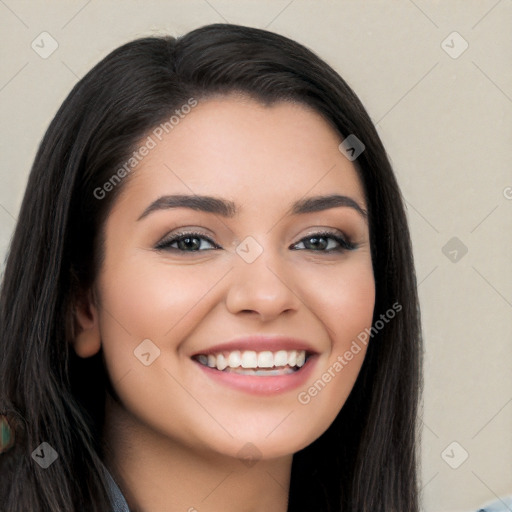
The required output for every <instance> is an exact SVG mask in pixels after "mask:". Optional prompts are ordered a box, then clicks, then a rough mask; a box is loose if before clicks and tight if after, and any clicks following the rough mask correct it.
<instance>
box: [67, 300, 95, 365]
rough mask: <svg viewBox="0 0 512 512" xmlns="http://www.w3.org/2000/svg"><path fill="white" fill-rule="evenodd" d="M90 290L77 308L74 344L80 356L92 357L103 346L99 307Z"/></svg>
mask: <svg viewBox="0 0 512 512" xmlns="http://www.w3.org/2000/svg"><path fill="white" fill-rule="evenodd" d="M92 295H93V294H92V292H91V291H89V292H88V293H87V295H86V296H85V297H82V298H81V299H80V300H79V301H78V303H77V306H76V308H75V325H76V329H75V337H74V339H73V340H72V342H71V343H72V345H73V347H74V349H75V352H76V353H77V355H78V356H80V357H84V358H85V357H91V356H93V355H94V354H96V353H97V352H98V351H99V350H100V348H101V336H100V326H99V316H98V309H97V307H96V305H95V302H94V300H93V297H92Z"/></svg>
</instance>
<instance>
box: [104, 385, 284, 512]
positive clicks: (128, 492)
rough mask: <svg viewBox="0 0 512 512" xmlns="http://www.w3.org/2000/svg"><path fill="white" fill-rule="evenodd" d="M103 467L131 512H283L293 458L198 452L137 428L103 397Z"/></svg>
mask: <svg viewBox="0 0 512 512" xmlns="http://www.w3.org/2000/svg"><path fill="white" fill-rule="evenodd" d="M103 444H104V446H105V464H106V466H107V468H108V469H109V471H110V472H111V473H112V474H113V476H114V478H115V479H116V481H117V482H118V484H119V487H120V488H121V491H122V492H123V494H124V496H125V499H126V501H127V503H128V506H129V507H130V510H131V511H132V512H159V511H162V510H166V511H169V512H174V511H176V512H235V511H236V512H263V511H265V512H286V511H287V508H288V505H287V504H288V492H289V486H290V476H291V464H292V455H290V456H287V457H281V458H278V459H270V460H263V459H262V460H258V461H245V462H244V461H242V460H240V459H236V458H233V457H229V456H226V455H223V454H216V453H204V452H203V453H201V452H200V451H198V450H195V449H194V447H192V446H184V445H183V444H182V443H178V442H176V441H175V440H174V439H171V438H169V437H167V436H165V435H163V434H162V433H160V432H157V431H155V430H153V429H151V427H149V426H148V425H145V424H142V423H141V422H140V421H138V420H137V418H135V417H134V416H133V415H132V414H130V413H129V412H128V411H127V410H126V409H125V408H124V407H122V406H121V405H120V404H118V403H117V402H115V401H114V400H112V399H111V398H110V397H109V396H108V395H107V402H106V408H105V425H104V430H103Z"/></svg>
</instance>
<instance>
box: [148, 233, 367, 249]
mask: <svg viewBox="0 0 512 512" xmlns="http://www.w3.org/2000/svg"><path fill="white" fill-rule="evenodd" d="M187 238H200V239H203V240H206V241H207V242H208V243H210V244H211V245H213V246H214V249H220V247H219V246H218V245H217V244H216V243H215V242H213V240H211V239H210V238H208V237H207V236H205V235H204V234H202V233H198V232H193V231H187V232H182V233H177V234H176V235H174V236H173V237H172V238H169V239H167V240H163V241H161V242H160V243H158V245H157V246H156V247H155V249H157V250H160V251H180V252H192V253H197V252H204V251H201V250H197V251H181V250H180V249H177V248H174V247H170V246H171V245H172V244H174V243H176V242H180V241H182V240H185V239H187ZM312 238H330V239H332V240H335V241H336V242H338V244H339V247H338V248H336V249H329V250H318V251H317V250H314V249H305V250H307V251H311V252H323V253H326V254H330V253H333V252H334V253H342V252H345V251H352V250H354V249H357V244H354V243H353V242H351V241H350V240H348V239H345V238H342V237H341V236H339V235H338V234H337V233H334V232H332V231H320V232H317V233H312V234H310V235H307V236H306V237H304V238H302V239H301V240H299V242H297V243H298V244H299V243H301V242H303V241H304V240H311V239H312ZM294 245H297V244H294ZM207 250H209V251H211V250H213V249H207ZM293 250H295V251H296V250H301V249H293ZM302 250H304V249H302Z"/></svg>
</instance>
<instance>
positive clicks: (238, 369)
mask: <svg viewBox="0 0 512 512" xmlns="http://www.w3.org/2000/svg"><path fill="white" fill-rule="evenodd" d="M310 355H311V354H310V353H308V352H307V351H305V350H278V351H276V352H271V351H269V350H265V351H262V352H256V351H253V350H244V351H240V350H233V351H229V352H219V353H216V354H198V355H196V356H193V359H194V360H195V361H197V362H198V363H199V364H202V365H203V366H207V367H209V368H212V369H214V370H219V371H222V372H225V373H237V374H239V375H259V376H269V377H270V376H276V375H287V374H291V373H295V372H297V371H299V370H300V369H301V368H302V367H303V366H304V364H305V363H306V361H307V360H308V358H309V356H310Z"/></svg>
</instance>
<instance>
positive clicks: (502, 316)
mask: <svg viewBox="0 0 512 512" xmlns="http://www.w3.org/2000/svg"><path fill="white" fill-rule="evenodd" d="M223 21H227V22H230V23H239V24H245V25H250V26H255V27H260V28H268V29H269V30H273V31H275V32H278V33H281V34H284V35H287V36H289V37H291V38H293V39H296V40H297V41H299V42H301V43H303V44H305V45H307V46H309V47H310V48H311V49H313V50H314V51H315V52H316V53H318V54H319V55H320V56H321V57H323V58H324V59H325V60H327V61H328V62H329V63H330V64H331V65H332V66H333V67H334V68H335V69H336V70H337V71H338V72H339V73H340V74H341V75H342V76H343V77H344V78H345V79H346V80H347V82H348V83H349V84H350V85H351V86H352V87H353V88H354V90H355V91H356V93H357V94H358V95H359V96H360V98H361V100H362V101H363V103H364V104H365V106H366V107H367V109H368V111H369V113H370V115H371V117H372V119H373V120H374V122H375V123H376V125H377V127H378V131H379V133H380V135H381V137H382V139H383V141H384V144H385V146H386V148H387V150H388V153H389V155H390V158H391V160H392V163H393V165H394V168H395V171H396V173H397V176H398V179H399V182H400V185H401V188H402V191H403V195H404V197H405V199H406V201H407V205H408V217H409V221H410V226H411V230H412V236H413V244H414V252H415V258H416V267H417V275H418V282H419V294H420V299H421V306H422V314H423V320H424V326H423V328H424V336H425V345H426V367H425V397H424V411H423V421H424V430H423V439H422V478H423V484H422V485H423V508H424V510H425V511H428V512H438V511H439V512H440V511H445V512H446V511H467V510H476V509H477V507H478V506H479V505H481V504H482V503H484V502H486V501H488V500H492V499H496V498H497V497H498V496H500V497H503V496H505V495H507V494H512V435H511V434H512V371H511V368H512V343H511V340H512V322H511V321H510V320H511V313H512V309H511V308H512V285H511V283H512V265H511V260H512V237H511V227H512V222H511V220H512V188H511V187H512V173H511V168H512V167H511V163H512V157H511V151H510V148H511V145H510V144H511V140H512V139H511V135H512V59H511V57H512V48H511V39H510V35H511V27H512V1H510V0H500V1H497V0H486V1H470V0H465V1H444V2H441V1H425V0H415V1H414V2H413V1H412V0H411V1H408V0H400V1H387V2H383V1H380V2H378V1H364V2H363V1H359V2H357V1H346V0H343V1H340V0H338V1H305V0H294V1H290V0H276V1H260V2H249V1H238V2H235V1H223V0H192V1H185V0H181V1H157V0H154V1H150V2H142V1H134V0H129V1H127V0H125V1H123V2H120V1H119V2H113V1H102V2H100V1H89V2H88V1H87V0H79V1H60V2H57V1H46V2H42V1H40V0H39V1H34V0H30V1H22V0H0V34H1V45H0V52H1V53H0V58H1V63H2V64H1V68H0V108H1V112H2V115H1V117H0V149H1V151H0V162H1V165H0V257H1V259H2V270H3V263H4V262H3V259H4V257H5V254H6V251H7V247H8V243H9V239H10V236H11V234H12V231H13V228H14V225H15V219H16V216H17V212H18V210H19V207H20V204H21V199H22V196H23V192H24V187H25V185H26V179H27V176H28V172H29V169H30V166H31V163H32V160H33V158H34V155H35V151H36V148H37V146H38V144H39V141H40V139H41V137H42V135H43V133H44V131H45V129H46V127H47V125H48V123H49V122H50V120H51V118H52V117H53V115H54V114H55V112H56V110H57V108H58V107H59V105H60V104H61V102H62V101H63V100H64V98H65V96H66V95H67V94H68V93H69V91H70V90H71V88H72V86H73V85H74V84H75V83H76V82H77V80H78V79H79V78H80V77H82V76H83V75H84V74H85V73H86V72H87V71H88V70H89V69H90V68H91V67H92V66H93V65H94V64H96V63H97V62H98V61H99V60H100V59H101V58H102V57H104V56H105V55H106V54H107V53H109V52H110V51H111V50H112V49H114V48H115V47H117V46H119V45H120V44H122V43H124V42H127V41H128V40H131V39H134V38H136V37H140V36H145V35H151V34H162V33H170V34H172V35H180V34H182V33H184V32H186V31H188V30H190V29H193V28H196V27H199V26H201V25H204V24H207V23H214V22H223ZM44 31H46V32H48V33H49V34H50V35H51V36H52V37H53V38H54V39H55V40H56V41H57V43H58V48H57V50H56V51H55V52H54V53H53V54H52V55H50V56H49V57H48V58H46V59H44V58H42V57H41V56H40V55H38V54H37V53H36V52H35V51H34V50H33V49H32V48H31V43H32V41H34V40H35V41H36V42H37V41H40V37H39V38H38V36H39V35H40V34H41V33H42V32H44ZM454 31H456V32H458V33H459V34H460V36H461V37H462V38H463V39H461V38H459V36H457V35H455V36H453V35H452V36H450V37H448V36H449V35H450V34H451V33H452V32H454ZM41 37H43V36H41ZM44 37H47V36H44ZM447 37H448V39H446V38H447ZM445 39H446V42H445V43H444V44H443V43H442V42H443V41H444V40H445ZM464 41H466V42H467V44H468V45H469V46H468V48H467V50H466V51H464V52H463V53H462V54H460V55H458V54H459V53H460V51H461V50H462V49H463V48H464V45H465V43H464ZM48 47H49V46H48V44H47V45H46V48H48ZM445 50H447V51H448V52H451V53H452V55H454V56H457V55H458V56H457V58H452V57H451V56H450V55H449V54H448V53H447V51H445ZM507 187H509V188H507ZM453 237H456V238H457V240H455V241H452V242H451V243H450V244H449V245H448V246H447V247H445V244H447V243H448V241H449V240H450V239H452V238H453ZM453 244H454V245H453ZM462 244H463V245H462ZM464 246H465V247H466V248H467V250H468V252H467V254H465V255H463V248H464ZM443 247H445V249H444V252H443ZM453 251H456V252H453ZM445 253H446V255H445ZM453 259H455V261H452V260H453ZM454 441H455V442H456V443H458V444H457V445H452V446H450V447H449V445H450V444H451V443H452V442H454ZM447 447H449V448H448V450H447V451H446V452H445V451H444V450H445V449H446V448H447ZM463 450H465V451H467V453H468V454H469V457H468V458H467V460H465V461H464V462H463V463H462V464H461V465H460V466H459V467H458V468H457V469H453V468H452V467H450V465H449V464H448V463H447V462H446V461H449V462H450V463H451V464H452V465H458V464H459V463H460V462H461V460H462V458H463V456H464V454H465V452H464V451H463ZM443 453H444V456H443V455H442V454H443Z"/></svg>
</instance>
